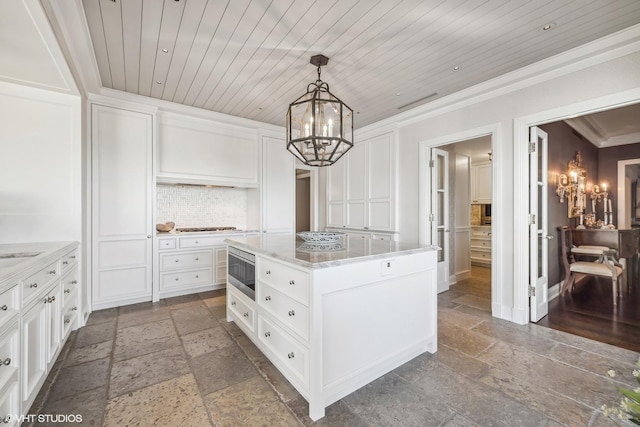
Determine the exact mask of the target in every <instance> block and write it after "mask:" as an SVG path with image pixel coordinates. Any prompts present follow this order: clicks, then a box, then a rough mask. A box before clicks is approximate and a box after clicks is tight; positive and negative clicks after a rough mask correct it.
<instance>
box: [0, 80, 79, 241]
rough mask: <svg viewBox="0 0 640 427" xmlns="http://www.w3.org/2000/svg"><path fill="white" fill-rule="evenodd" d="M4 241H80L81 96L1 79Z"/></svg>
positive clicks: (0, 198) (0, 214) (0, 185)
mask: <svg viewBox="0 0 640 427" xmlns="http://www.w3.org/2000/svg"><path fill="white" fill-rule="evenodd" d="M0 129H1V131H0V132H1V135H2V136H1V137H0V171H1V172H0V231H1V233H0V243H21V242H33V241H57V240H78V241H79V240H81V239H82V216H81V215H82V149H81V99H80V97H79V96H74V95H65V94H61V93H56V92H52V91H47V90H41V89H34V88H29V87H26V86H21V85H13V84H10V83H2V82H0Z"/></svg>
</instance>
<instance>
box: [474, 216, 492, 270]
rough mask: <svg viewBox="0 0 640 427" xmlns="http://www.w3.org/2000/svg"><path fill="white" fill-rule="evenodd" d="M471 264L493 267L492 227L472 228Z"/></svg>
mask: <svg viewBox="0 0 640 427" xmlns="http://www.w3.org/2000/svg"><path fill="white" fill-rule="evenodd" d="M471 264H473V265H480V266H483V267H491V226H490V225H483V226H473V227H471Z"/></svg>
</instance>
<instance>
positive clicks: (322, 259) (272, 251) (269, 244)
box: [225, 234, 438, 268]
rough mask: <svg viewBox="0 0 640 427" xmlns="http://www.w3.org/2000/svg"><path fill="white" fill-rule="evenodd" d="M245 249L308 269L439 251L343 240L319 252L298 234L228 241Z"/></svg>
mask: <svg viewBox="0 0 640 427" xmlns="http://www.w3.org/2000/svg"><path fill="white" fill-rule="evenodd" d="M225 241H226V242H227V243H229V244H232V245H233V246H235V247H237V248H238V249H244V250H246V251H249V252H254V253H258V254H262V255H266V256H269V257H272V258H276V259H279V260H281V261H284V262H289V263H292V264H295V265H298V266H300V267H305V268H326V267H333V266H338V265H344V264H349V263H354V262H361V261H364V260H374V259H385V258H389V257H394V256H398V255H409V254H414V253H419V252H430V251H437V250H438V247H437V246H430V245H429V246H424V245H419V244H417V243H405V242H394V241H390V240H377V239H363V238H361V237H349V236H344V237H341V238H340V239H339V241H338V244H337V245H335V246H336V247H335V248H332V249H331V250H318V249H315V248H314V245H312V244H308V243H306V242H305V241H304V240H302V239H301V238H299V237H297V236H296V235H294V234H264V235H260V236H251V237H243V238H238V237H234V238H228V239H226V240H225Z"/></svg>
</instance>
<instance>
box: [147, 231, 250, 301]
mask: <svg viewBox="0 0 640 427" xmlns="http://www.w3.org/2000/svg"><path fill="white" fill-rule="evenodd" d="M258 234H259V233H257V232H256V233H253V232H252V233H241V234H240V233H238V234H234V233H224V234H220V233H218V234H206V233H202V234H201V233H197V235H194V234H184V235H181V236H176V235H159V236H158V237H157V247H158V251H157V255H156V257H155V260H156V265H157V268H156V276H155V279H154V281H155V282H156V283H158V289H157V290H156V291H155V292H154V301H157V300H158V299H160V298H168V297H174V296H178V295H186V294H192V293H196V292H203V291H208V290H213V289H220V288H223V287H224V286H225V285H226V283H227V244H226V243H225V239H227V238H229V237H232V236H236V237H237V236H250V235H258Z"/></svg>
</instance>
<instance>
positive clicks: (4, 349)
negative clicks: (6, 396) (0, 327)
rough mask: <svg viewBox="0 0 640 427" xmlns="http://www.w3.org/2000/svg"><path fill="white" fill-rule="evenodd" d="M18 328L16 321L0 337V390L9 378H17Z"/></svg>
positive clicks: (18, 362)
mask: <svg viewBox="0 0 640 427" xmlns="http://www.w3.org/2000/svg"><path fill="white" fill-rule="evenodd" d="M19 332H20V328H19V326H18V321H17V320H16V321H15V322H14V324H13V326H12V327H10V328H9V329H8V330H7V331H5V332H4V333H3V334H2V336H1V337H0V388H3V387H4V386H5V385H6V384H7V382H8V381H10V380H11V378H13V377H16V378H17V372H18V365H19V364H20V361H19V360H18V358H19V355H20V352H19V348H20V333H19Z"/></svg>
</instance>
